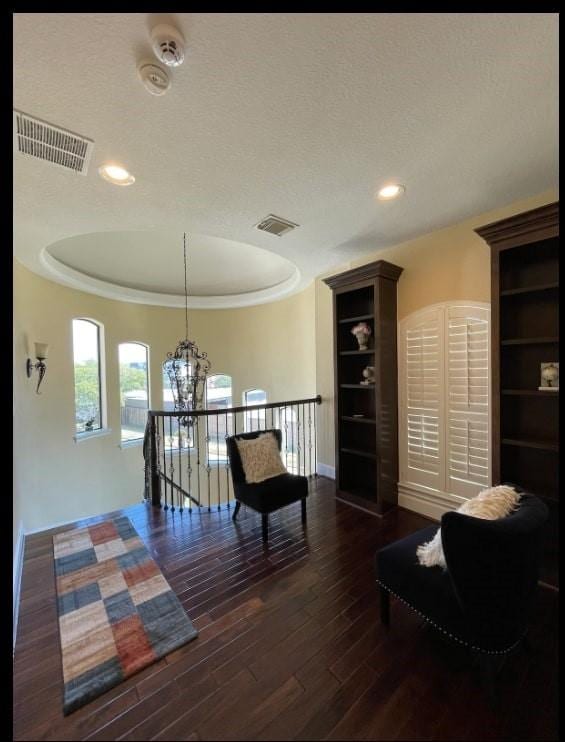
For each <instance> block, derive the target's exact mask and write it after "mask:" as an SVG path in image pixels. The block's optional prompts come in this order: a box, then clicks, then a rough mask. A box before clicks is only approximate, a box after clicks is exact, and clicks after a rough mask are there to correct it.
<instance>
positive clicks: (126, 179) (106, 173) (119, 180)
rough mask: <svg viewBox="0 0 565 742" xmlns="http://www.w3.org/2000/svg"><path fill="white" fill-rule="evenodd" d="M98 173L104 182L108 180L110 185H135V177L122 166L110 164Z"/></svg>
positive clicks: (99, 169)
mask: <svg viewBox="0 0 565 742" xmlns="http://www.w3.org/2000/svg"><path fill="white" fill-rule="evenodd" d="M98 172H99V173H100V175H101V176H102V177H103V178H104V180H107V181H108V182H109V183H114V185H121V186H126V185H131V184H132V183H135V178H134V177H133V175H131V173H129V172H128V171H127V170H126V169H125V168H124V167H122V166H121V165H114V164H112V163H108V164H106V165H102V167H100V168H98Z"/></svg>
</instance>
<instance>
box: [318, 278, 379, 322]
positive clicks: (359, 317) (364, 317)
mask: <svg viewBox="0 0 565 742" xmlns="http://www.w3.org/2000/svg"><path fill="white" fill-rule="evenodd" d="M326 283H327V281H326ZM367 319H371V320H372V319H373V313H372V312H370V313H369V314H358V315H357V316H356V317H344V318H343V319H339V320H338V322H339V324H340V325H346V324H347V323H348V322H362V321H363V320H367Z"/></svg>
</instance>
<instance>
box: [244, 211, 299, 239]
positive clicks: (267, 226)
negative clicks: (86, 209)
mask: <svg viewBox="0 0 565 742" xmlns="http://www.w3.org/2000/svg"><path fill="white" fill-rule="evenodd" d="M255 226H256V227H257V229H260V230H261V231H263V232H268V233H269V234H274V235H276V236H277V237H282V236H283V234H286V233H287V232H290V230H291V229H295V228H296V227H298V226H300V225H299V224H294V222H289V221H288V219H281V217H280V216H275V215H274V214H269V215H268V216H266V217H265V218H264V219H262V220H261V221H260V222H259V224H256V225H255Z"/></svg>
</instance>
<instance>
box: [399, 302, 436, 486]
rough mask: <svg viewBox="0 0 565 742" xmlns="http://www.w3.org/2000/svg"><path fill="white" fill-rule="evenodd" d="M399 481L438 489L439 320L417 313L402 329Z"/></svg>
mask: <svg viewBox="0 0 565 742" xmlns="http://www.w3.org/2000/svg"><path fill="white" fill-rule="evenodd" d="M401 327H402V332H401V340H400V353H401V362H400V370H401V384H400V387H401V389H400V392H401V393H400V398H401V415H400V426H399V427H400V438H401V441H403V444H404V445H401V447H400V467H401V478H402V479H403V480H404V481H408V482H416V483H419V484H423V485H425V486H427V487H433V488H434V489H439V488H441V486H442V481H441V480H442V478H443V472H442V455H441V454H442V447H443V435H442V429H441V420H442V416H443V400H442V387H443V361H442V352H441V345H442V337H441V336H442V315H441V312H440V311H438V310H437V309H434V310H431V311H427V312H419V313H418V316H414V315H412V317H411V318H408V320H406V321H404V322H403V323H401Z"/></svg>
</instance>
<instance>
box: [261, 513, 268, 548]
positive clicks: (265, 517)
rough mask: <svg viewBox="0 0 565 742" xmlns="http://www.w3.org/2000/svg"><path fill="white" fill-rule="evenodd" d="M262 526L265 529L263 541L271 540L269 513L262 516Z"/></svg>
mask: <svg viewBox="0 0 565 742" xmlns="http://www.w3.org/2000/svg"><path fill="white" fill-rule="evenodd" d="M261 525H262V527H263V541H267V540H268V538H269V516H268V515H267V513H263V514H262V515H261Z"/></svg>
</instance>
